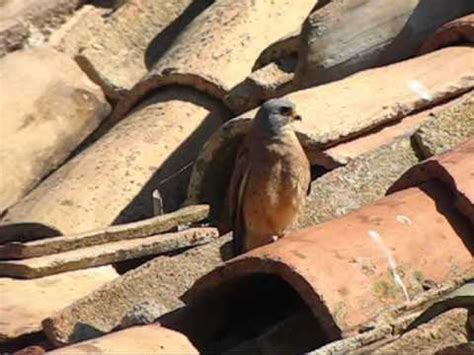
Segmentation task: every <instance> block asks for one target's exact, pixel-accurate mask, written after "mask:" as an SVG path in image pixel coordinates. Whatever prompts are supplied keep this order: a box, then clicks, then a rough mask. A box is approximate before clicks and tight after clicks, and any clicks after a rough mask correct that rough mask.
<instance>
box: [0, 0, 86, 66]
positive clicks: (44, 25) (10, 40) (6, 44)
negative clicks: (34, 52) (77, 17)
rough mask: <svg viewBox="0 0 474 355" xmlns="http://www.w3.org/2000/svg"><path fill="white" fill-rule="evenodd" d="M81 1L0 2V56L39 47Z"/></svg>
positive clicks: (29, 0)
mask: <svg viewBox="0 0 474 355" xmlns="http://www.w3.org/2000/svg"><path fill="white" fill-rule="evenodd" d="M84 2H85V1H84V0H42V1H36V0H5V1H2V2H1V3H0V57H1V56H4V55H5V54H7V53H8V52H11V51H13V50H16V49H20V48H23V47H24V46H25V45H26V44H29V45H33V46H34V45H39V44H43V43H44V42H45V41H46V40H47V37H48V36H49V34H50V33H51V31H52V30H53V29H55V28H57V27H59V26H60V25H61V24H62V23H63V22H64V21H65V20H66V19H67V18H68V17H69V16H70V15H71V14H72V13H73V12H74V10H75V9H76V8H78V7H79V6H80V5H81V4H83V3H84Z"/></svg>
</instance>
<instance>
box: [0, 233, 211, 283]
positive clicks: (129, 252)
mask: <svg viewBox="0 0 474 355" xmlns="http://www.w3.org/2000/svg"><path fill="white" fill-rule="evenodd" d="M218 235H219V234H218V232H217V230H216V229H215V228H191V229H188V230H185V231H182V232H176V233H168V234H158V235H155V236H151V237H146V238H136V239H131V240H122V241H117V242H111V243H106V244H101V245H95V246H91V247H86V248H81V249H77V250H71V251H66V252H63V253H58V254H51V255H46V256H39V257H36V258H30V259H22V260H4V261H0V275H2V276H10V277H18V278H36V277H41V276H46V275H53V274H58V273H61V272H65V271H71V270H77V269H86V268H89V267H93V266H100V265H107V264H112V263H115V262H118V261H123V260H129V259H135V258H139V257H141V256H147V255H159V254H164V253H167V252H172V251H176V250H179V249H182V248H186V247H189V246H192V245H199V244H202V243H206V242H209V241H210V240H212V239H214V238H217V237H218Z"/></svg>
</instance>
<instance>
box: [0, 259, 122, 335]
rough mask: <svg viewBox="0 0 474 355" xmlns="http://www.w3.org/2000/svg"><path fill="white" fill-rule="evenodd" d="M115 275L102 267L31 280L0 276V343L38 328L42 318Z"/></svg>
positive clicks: (113, 271) (110, 269)
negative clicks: (0, 299)
mask: <svg viewBox="0 0 474 355" xmlns="http://www.w3.org/2000/svg"><path fill="white" fill-rule="evenodd" d="M117 276H118V274H117V273H116V272H115V270H114V269H113V268H112V267H111V266H103V267H100V268H93V269H88V270H80V271H72V272H67V273H63V274H60V275H54V276H47V277H42V278H39V279H35V280H15V279H10V278H6V277H2V278H0V294H1V295H2V297H1V298H2V302H1V305H0V343H1V342H3V341H6V340H11V339H15V338H16V337H18V336H20V335H24V334H29V333H34V332H38V331H40V330H41V322H42V321H43V319H45V318H46V317H49V316H50V315H52V314H53V313H54V312H56V311H58V310H60V309H61V308H63V307H65V306H67V305H69V304H70V303H72V302H74V301H76V300H77V299H79V298H81V297H83V296H85V295H87V294H89V293H90V292H91V291H92V290H94V289H96V288H99V287H100V286H102V285H104V284H105V283H107V282H109V281H112V280H113V279H114V278H116V277H117Z"/></svg>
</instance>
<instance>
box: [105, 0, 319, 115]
mask: <svg viewBox="0 0 474 355" xmlns="http://www.w3.org/2000/svg"><path fill="white" fill-rule="evenodd" d="M314 4H315V1H314V0H298V1H297V2H295V1H291V0H276V1H271V2H270V1H266V0H239V1H235V0H219V1H216V2H214V3H213V4H212V5H211V6H210V7H208V8H207V9H206V10H205V11H204V12H203V13H201V14H200V15H199V16H198V17H197V18H195V19H194V20H193V22H191V23H190V24H189V25H188V26H187V27H186V29H185V30H184V31H183V32H182V33H180V35H179V36H178V38H177V39H176V40H175V42H174V43H173V45H172V47H171V48H169V49H168V50H167V52H166V53H165V54H164V55H163V56H162V57H161V58H160V59H159V60H158V62H157V63H156V64H155V65H154V67H153V68H152V69H151V70H150V72H149V73H148V74H147V75H146V76H145V77H144V78H143V79H142V80H141V81H140V82H139V83H138V84H137V85H135V87H134V88H133V89H132V90H131V92H130V95H128V96H127V97H126V98H125V99H124V100H123V101H122V102H121V103H120V104H119V105H118V107H117V109H116V111H115V113H114V116H115V117H116V118H121V117H122V116H123V115H124V114H125V113H127V112H128V111H129V110H130V108H131V107H133V106H134V105H135V104H136V103H137V102H138V101H140V100H141V99H143V98H144V97H145V95H146V94H147V93H149V92H151V91H152V90H155V89H157V88H158V87H162V86H165V85H173V84H176V85H186V86H191V87H194V88H196V89H198V90H199V91H202V92H206V93H208V94H209V95H211V96H213V97H216V98H219V99H223V98H224V96H225V95H226V94H227V93H228V92H229V90H231V89H232V88H233V87H234V86H235V85H237V84H238V83H240V82H241V81H242V80H244V79H245V78H246V77H247V75H248V74H250V73H251V71H252V68H253V66H254V64H255V62H256V60H257V59H258V57H259V55H260V53H261V51H262V50H264V49H265V48H266V47H268V46H269V45H270V44H271V43H273V42H275V41H276V40H278V39H279V38H281V37H283V36H284V35H286V34H288V33H289V32H291V31H294V30H295V29H297V28H298V27H299V26H300V24H301V23H302V22H303V20H304V19H305V17H306V16H307V15H308V14H309V12H310V11H311V9H312V7H313V6H314Z"/></svg>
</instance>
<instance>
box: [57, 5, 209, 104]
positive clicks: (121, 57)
mask: <svg viewBox="0 0 474 355" xmlns="http://www.w3.org/2000/svg"><path fill="white" fill-rule="evenodd" d="M210 3H211V1H210V0H199V1H194V2H193V1H191V0H173V1H167V2H165V3H162V2H157V1H154V0H133V1H126V2H124V3H123V5H122V6H121V7H119V8H118V9H116V10H115V11H114V12H113V13H111V14H110V12H109V13H106V14H104V11H100V10H98V9H97V8H94V7H92V6H90V5H89V9H88V11H82V12H79V13H78V14H77V16H78V17H79V18H78V19H72V20H71V21H72V22H73V23H71V24H68V25H66V26H65V28H64V29H62V33H60V34H57V35H56V36H53V38H52V42H53V43H51V44H52V45H54V46H55V47H57V48H58V49H60V50H61V49H62V50H65V51H66V52H67V53H69V54H70V55H73V56H76V60H77V61H78V63H79V65H80V66H81V68H83V69H84V71H85V72H86V73H87V74H88V75H89V76H90V77H91V78H93V80H94V81H95V82H97V83H99V84H100V85H101V86H102V88H103V89H104V91H105V93H106V95H107V96H108V97H110V98H111V99H113V100H117V99H120V98H121V97H122V96H123V95H125V94H126V93H127V92H128V90H129V89H131V88H132V87H133V85H135V84H136V83H137V82H138V81H139V79H140V78H141V77H142V76H144V75H145V74H146V73H147V72H148V69H149V68H150V66H152V65H153V63H154V62H155V61H156V59H157V58H159V57H160V56H161V55H162V54H163V53H164V51H165V50H166V49H167V47H168V46H169V45H170V44H171V42H172V40H173V39H174V37H176V36H177V35H178V34H179V32H180V30H182V28H183V27H184V26H185V25H186V23H188V22H190V21H191V20H192V19H193V17H194V16H196V15H197V14H199V12H200V11H202V10H204V9H205V8H206V6H208V5H209V4H210Z"/></svg>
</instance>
